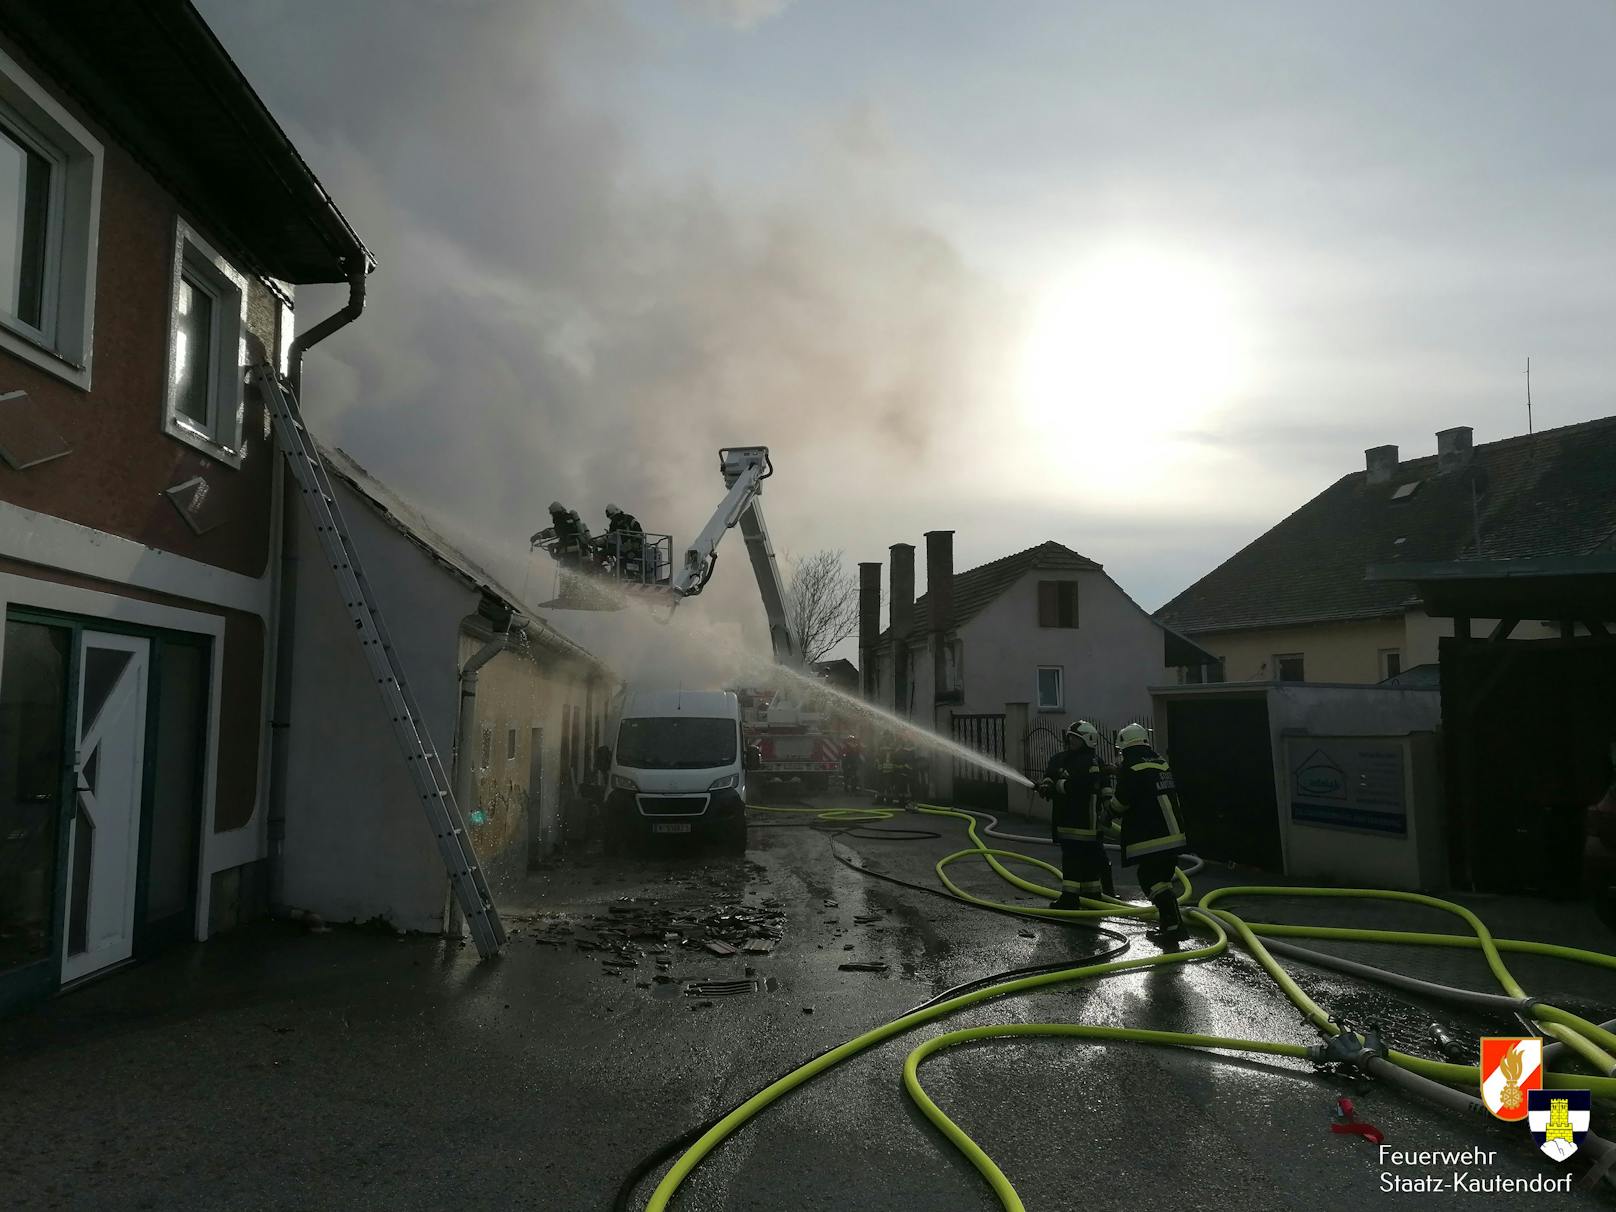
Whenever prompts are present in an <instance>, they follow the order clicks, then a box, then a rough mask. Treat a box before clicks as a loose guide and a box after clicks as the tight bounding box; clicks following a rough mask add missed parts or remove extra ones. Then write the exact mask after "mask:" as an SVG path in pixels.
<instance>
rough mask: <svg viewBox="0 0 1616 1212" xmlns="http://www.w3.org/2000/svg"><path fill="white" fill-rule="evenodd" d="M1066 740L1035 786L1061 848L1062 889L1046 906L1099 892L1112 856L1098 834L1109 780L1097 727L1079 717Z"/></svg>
mask: <svg viewBox="0 0 1616 1212" xmlns="http://www.w3.org/2000/svg"><path fill="white" fill-rule="evenodd" d="M1065 740H1066V748H1065V749H1063V750H1061V751H1060V752H1059V753H1057V754H1056V755H1055V756H1054V757H1052V758H1050V759H1049V765H1048V767H1047V768H1046V769H1045V770H1044V777H1043V779H1042V781H1041V782H1039V783H1038V785H1037V786H1036V787H1035V788H1034V790H1036V791H1037V792H1038V794H1039V795H1041V796H1043V797H1044V798H1045V799H1047V800H1049V801H1050V813H1049V821H1050V831H1051V835H1052V838H1053V840H1054V841H1055V843H1056V844H1057V845H1058V846H1060V850H1061V894H1060V897H1059V898H1058V899H1056V900H1054V901H1052V902H1051V903H1050V906H1049V907H1050V908H1051V909H1080V908H1082V901H1081V898H1082V897H1085V896H1087V897H1097V896H1099V895H1100V894H1101V893H1102V892H1103V891H1105V890H1106V885H1107V884H1108V883H1109V882H1110V881H1109V880H1108V879H1106V878H1105V876H1106V875H1108V874H1109V868H1110V866H1111V860H1110V859H1108V858H1107V857H1106V854H1105V847H1104V845H1103V843H1102V842H1101V840H1100V805H1101V800H1102V798H1109V796H1110V780H1109V778H1108V771H1107V769H1106V768H1105V767H1104V766H1103V765H1102V764H1101V762H1100V755H1099V745H1100V732H1099V729H1097V728H1095V726H1094V725H1093V724H1091V723H1089V721H1087V720H1078V721H1077V722H1076V723H1074V724H1073V725H1072V726H1071V727H1069V728H1068V729H1067V730H1066V737H1065Z"/></svg>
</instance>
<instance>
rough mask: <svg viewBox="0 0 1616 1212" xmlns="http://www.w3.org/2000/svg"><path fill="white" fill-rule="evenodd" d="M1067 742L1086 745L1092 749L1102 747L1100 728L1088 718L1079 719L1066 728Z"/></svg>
mask: <svg viewBox="0 0 1616 1212" xmlns="http://www.w3.org/2000/svg"><path fill="white" fill-rule="evenodd" d="M1066 743H1067V744H1068V745H1071V744H1080V745H1085V746H1087V747H1088V748H1090V749H1098V748H1099V747H1100V730H1099V729H1098V728H1096V727H1095V726H1094V725H1093V724H1091V723H1089V722H1088V721H1087V720H1077V721H1075V722H1073V723H1072V724H1071V726H1070V727H1068V728H1067V729H1066Z"/></svg>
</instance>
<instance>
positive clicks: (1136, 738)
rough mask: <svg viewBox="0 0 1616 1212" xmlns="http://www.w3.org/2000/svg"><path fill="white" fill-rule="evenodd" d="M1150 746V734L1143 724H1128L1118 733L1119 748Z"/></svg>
mask: <svg viewBox="0 0 1616 1212" xmlns="http://www.w3.org/2000/svg"><path fill="white" fill-rule="evenodd" d="M1148 744H1150V732H1149V731H1148V730H1147V729H1146V728H1145V726H1144V725H1143V724H1128V725H1126V726H1125V727H1123V728H1122V729H1121V731H1119V732H1118V733H1117V748H1118V749H1131V748H1132V747H1133V746H1135V745H1148Z"/></svg>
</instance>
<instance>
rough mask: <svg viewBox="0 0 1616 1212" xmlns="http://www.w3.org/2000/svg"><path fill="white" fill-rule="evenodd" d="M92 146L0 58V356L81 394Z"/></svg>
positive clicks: (91, 285)
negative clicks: (35, 369)
mask: <svg viewBox="0 0 1616 1212" xmlns="http://www.w3.org/2000/svg"><path fill="white" fill-rule="evenodd" d="M101 160H102V149H101V144H100V143H99V142H97V141H96V139H95V138H94V137H93V136H92V135H91V134H90V132H89V131H87V130H85V129H84V127H83V126H82V125H80V124H79V123H78V122H77V121H76V120H75V119H74V118H73V116H72V115H71V114H69V113H68V112H67V111H66V110H65V109H63V108H62V106H61V105H60V104H58V103H57V101H56V100H55V98H53V97H52V96H51V95H50V94H49V93H47V92H46V91H45V90H44V89H43V88H41V87H40V86H39V85H38V84H36V83H35V82H34V81H33V80H32V79H30V78H29V77H28V76H27V75H26V74H25V73H24V72H23V70H22V69H21V68H20V67H19V66H18V65H17V64H16V63H15V62H13V61H12V60H11V59H10V58H8V57H6V56H5V55H4V54H0V349H4V350H5V351H6V352H8V353H11V354H13V355H15V356H16V357H19V358H21V359H23V360H24V361H27V362H31V363H33V364H34V365H36V366H39V367H41V368H43V369H45V370H47V371H49V372H50V373H52V374H54V375H56V376H57V377H59V378H62V379H66V380H67V381H68V382H70V383H73V384H75V385H77V386H79V387H83V388H86V389H87V388H88V387H89V386H90V331H91V316H92V315H93V313H94V308H95V255H96V239H97V234H98V232H99V230H100V226H101V224H100V221H99V212H100V208H101Z"/></svg>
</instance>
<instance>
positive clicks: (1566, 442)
mask: <svg viewBox="0 0 1616 1212" xmlns="http://www.w3.org/2000/svg"><path fill="white" fill-rule="evenodd" d="M1436 439H1437V450H1436V452H1435V453H1434V454H1429V455H1424V456H1421V457H1418V458H1413V459H1406V460H1400V459H1399V457H1398V449H1397V447H1395V446H1377V447H1374V448H1372V449H1370V450H1367V451H1365V452H1364V456H1365V466H1364V468H1363V470H1361V471H1356V472H1353V473H1351V474H1350V475H1346V476H1343V477H1342V478H1341V479H1339V480H1337V481H1336V482H1335V483H1334V484H1332V485H1330V486H1329V487H1328V488H1326V489H1325V490H1324V491H1323V492H1321V493H1320V494H1319V495H1318V496H1316V497H1314V498H1313V499H1312V500H1311V501H1309V502H1308V503H1307V504H1305V505H1303V506H1302V507H1301V508H1300V509H1298V510H1297V511H1296V512H1295V513H1293V514H1291V515H1290V516H1289V517H1287V518H1286V519H1285V520H1284V521H1282V522H1280V523H1279V524H1278V525H1276V526H1274V527H1273V528H1272V529H1271V530H1269V531H1268V532H1267V533H1265V534H1263V535H1262V536H1260V537H1259V538H1257V539H1255V540H1253V541H1252V542H1251V543H1250V544H1248V545H1247V546H1246V547H1244V548H1243V549H1241V550H1240V551H1238V552H1236V553H1235V554H1234V555H1232V556H1230V557H1229V558H1228V559H1227V560H1225V561H1224V562H1223V563H1222V564H1220V565H1219V566H1218V567H1217V568H1215V569H1213V570H1212V571H1211V572H1209V573H1208V574H1207V575H1206V576H1204V577H1202V578H1201V579H1200V580H1198V581H1196V582H1195V583H1194V584H1193V585H1191V586H1190V587H1189V588H1187V589H1185V590H1184V592H1182V593H1180V594H1179V595H1178V596H1177V597H1175V598H1174V599H1173V600H1172V601H1170V602H1168V603H1167V605H1165V606H1163V607H1162V608H1161V609H1160V610H1158V611H1157V612H1156V618H1157V619H1158V620H1159V621H1160V622H1162V623H1163V624H1165V625H1167V626H1169V627H1171V628H1173V629H1174V630H1176V631H1179V632H1181V633H1183V634H1184V635H1186V636H1188V637H1190V638H1191V639H1193V640H1194V641H1195V642H1196V643H1197V644H1199V645H1201V646H1202V647H1204V648H1206V649H1207V650H1208V651H1210V652H1212V653H1213V654H1215V655H1216V656H1217V657H1218V658H1219V660H1220V662H1221V668H1219V667H1213V669H1212V670H1211V671H1210V672H1211V673H1212V677H1213V679H1214V680H1228V681H1236V682H1240V681H1311V682H1342V683H1373V682H1380V681H1383V680H1385V679H1387V678H1400V677H1401V676H1402V674H1403V673H1404V672H1405V671H1407V670H1411V669H1414V668H1418V667H1424V666H1432V665H1434V663H1435V662H1436V660H1437V641H1438V640H1439V639H1440V638H1441V637H1442V636H1444V635H1452V634H1453V625H1454V621H1453V620H1452V619H1449V618H1432V617H1430V616H1429V615H1428V614H1427V612H1426V610H1425V608H1424V603H1422V602H1421V600H1420V599H1419V597H1418V595H1417V594H1416V593H1415V592H1414V591H1413V590H1412V589H1411V587H1410V585H1409V584H1408V583H1407V582H1403V581H1399V580H1396V579H1393V577H1392V576H1391V574H1392V573H1394V572H1395V570H1396V568H1397V567H1398V566H1399V565H1408V566H1410V567H1415V566H1422V565H1429V564H1434V563H1444V562H1449V561H1456V560H1457V561H1468V560H1477V561H1499V560H1518V559H1541V558H1545V557H1569V556H1586V555H1593V554H1598V553H1606V552H1611V551H1616V417H1606V418H1604V419H1601V420H1597V421H1588V422H1584V423H1582V424H1578V425H1567V426H1564V427H1561V428H1557V429H1549V430H1543V431H1541V432H1538V433H1535V434H1525V435H1520V436H1517V437H1512V438H1506V439H1504V440H1502V441H1498V442H1488V443H1485V444H1483V445H1480V446H1476V445H1474V444H1473V443H1472V431H1471V429H1470V428H1469V427H1468V426H1459V427H1456V428H1453V429H1445V430H1442V431H1441V432H1440V433H1438V434H1437V435H1436ZM1370 566H1375V567H1376V568H1377V576H1376V578H1375V579H1373V580H1371V579H1368V578H1367V577H1366V570H1367V569H1368V568H1369V567H1370ZM1495 621H1496V620H1472V621H1471V623H1472V624H1475V625H1480V626H1491V625H1492V623H1494V622H1495ZM1560 626H1561V624H1560V623H1559V622H1558V621H1555V620H1549V621H1548V622H1546V623H1543V622H1538V621H1536V620H1527V621H1526V622H1524V623H1522V624H1521V629H1522V630H1521V632H1517V634H1518V635H1519V634H1523V633H1525V632H1529V631H1531V630H1532V629H1534V628H1535V629H1537V630H1538V631H1542V630H1544V629H1545V628H1547V629H1558V628H1559V627H1560ZM1179 676H1180V678H1181V680H1185V681H1199V680H1201V679H1202V677H1203V672H1202V670H1200V669H1197V668H1193V667H1192V668H1190V669H1187V670H1183V671H1180V674H1179Z"/></svg>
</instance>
